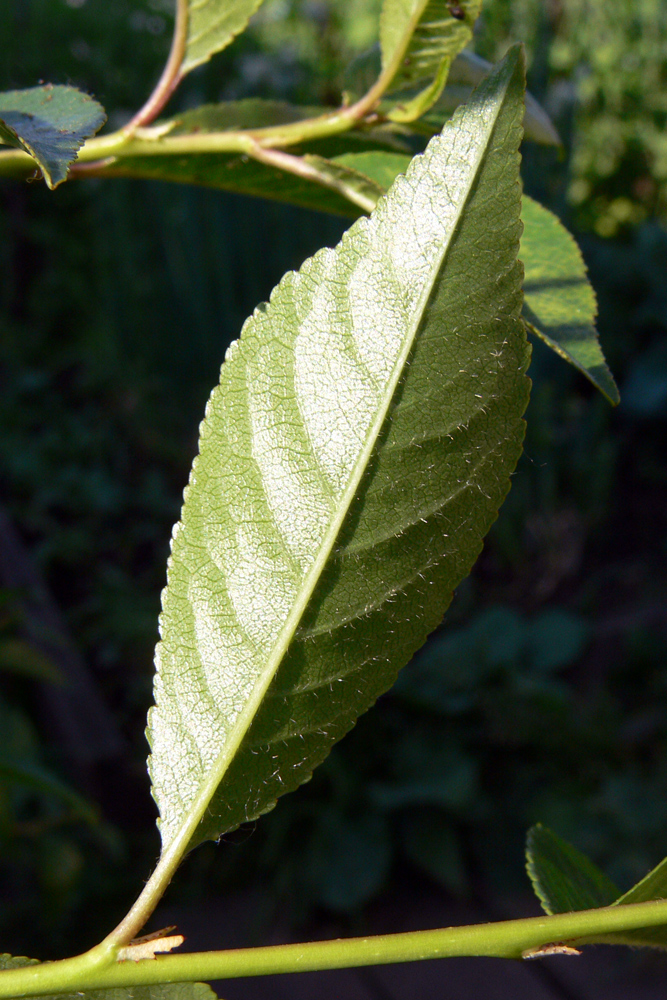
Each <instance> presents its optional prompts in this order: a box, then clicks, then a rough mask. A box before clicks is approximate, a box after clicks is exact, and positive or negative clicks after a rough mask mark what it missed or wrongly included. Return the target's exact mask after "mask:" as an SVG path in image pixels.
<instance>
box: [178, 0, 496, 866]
mask: <svg viewBox="0 0 667 1000" xmlns="http://www.w3.org/2000/svg"><path fill="white" fill-rule="evenodd" d="M422 9H423V8H422ZM502 101H503V98H502V97H500V96H499V99H497V104H496V107H495V109H494V115H493V121H492V122H491V123H490V125H489V127H488V133H487V135H486V137H485V141H484V142H483V143H481V144H480V146H479V149H478V152H477V156H476V159H475V160H474V161H473V163H472V164H471V170H470V173H469V175H468V182H467V189H466V193H465V197H464V198H463V199H462V200H461V202H460V205H459V207H458V210H457V213H456V222H455V224H454V225H452V228H451V231H450V232H449V234H448V236H447V238H446V240H445V241H443V246H442V250H441V252H440V253H439V254H438V255H437V256H436V257H435V259H434V262H433V266H432V268H431V272H430V275H429V280H428V281H425V283H424V287H423V290H422V293H421V295H420V297H419V299H418V301H417V302H416V303H415V304H414V306H413V310H412V318H411V322H410V324H409V328H408V334H407V335H406V336H405V338H404V342H403V346H402V349H401V352H400V354H399V356H398V358H397V360H396V362H395V364H394V369H393V372H392V375H391V377H390V379H389V380H388V384H387V391H386V393H385V396H384V401H383V403H382V404H381V405H380V406H379V407H378V411H377V413H376V417H375V420H374V421H373V424H372V425H371V427H370V428H369V431H368V433H367V435H366V442H365V444H364V447H363V449H362V450H361V451H360V453H359V456H358V458H357V461H356V462H355V464H354V467H353V470H352V473H351V474H350V477H349V480H348V484H347V487H346V489H345V491H344V493H343V495H342V497H341V499H340V501H339V503H338V510H337V512H336V514H335V516H333V517H332V519H331V522H330V525H329V528H328V529H327V531H326V533H325V535H324V538H323V539H322V543H321V545H320V549H319V552H318V554H317V557H316V558H315V559H314V561H313V564H312V566H311V568H310V570H309V571H308V573H307V574H306V577H305V579H304V581H303V584H302V586H301V589H300V592H299V594H298V596H297V598H296V600H295V602H294V605H293V607H292V610H291V611H290V614H289V615H288V617H287V619H286V621H285V624H284V625H283V628H282V629H281V631H280V633H279V635H278V638H277V639H276V642H275V644H274V646H273V649H272V651H271V653H270V654H269V657H268V660H267V665H266V667H265V669H264V670H263V671H262V673H261V674H260V676H259V677H258V679H257V681H256V683H255V686H254V688H253V691H252V693H251V695H250V697H249V698H248V699H247V701H246V704H245V706H244V708H243V709H242V711H241V712H240V713H239V716H238V717H237V719H236V722H235V723H234V725H233V727H232V729H231V731H230V734H229V736H228V737H227V739H226V740H225V745H224V747H223V749H222V750H221V751H220V754H219V755H218V757H217V759H216V761H215V764H214V765H213V766H212V767H211V768H210V770H209V771H208V773H207V774H206V776H205V778H204V780H203V781H202V782H201V784H200V787H199V791H198V793H197V795H196V796H195V798H194V800H193V801H192V803H191V805H190V806H189V808H188V809H187V814H186V817H185V819H184V820H183V822H182V823H181V824H180V825H179V826H178V827H177V828H176V831H175V833H174V834H173V836H172V838H171V839H170V841H169V842H168V843H167V844H166V845H164V847H163V852H162V853H163V855H165V854H167V853H169V854H171V853H172V852H179V853H182V852H183V851H185V850H187V845H188V843H189V841H190V840H191V838H192V836H193V835H194V833H195V831H196V829H197V827H198V825H199V823H200V821H201V819H202V817H203V815H204V813H205V811H206V809H207V807H208V805H209V803H210V801H211V799H212V798H213V796H214V794H215V792H216V790H217V788H218V786H219V785H220V783H221V781H222V779H223V777H224V775H225V773H226V771H227V770H228V768H229V766H230V764H231V763H232V761H233V759H234V757H235V756H236V754H237V752H238V750H239V748H240V746H241V744H242V742H243V739H244V738H245V736H246V733H247V732H248V730H249V728H250V726H251V724H252V721H253V719H254V718H255V717H256V715H257V713H258V710H259V708H260V706H261V704H262V701H263V700H264V697H265V695H266V693H267V691H268V688H269V685H270V684H271V681H272V680H273V678H274V677H275V675H276V672H277V670H278V668H279V666H280V664H281V663H282V661H283V659H284V657H285V655H286V653H287V651H288V649H289V646H290V645H291V643H292V641H293V640H294V638H295V636H296V634H297V630H298V627H299V623H300V621H301V620H302V619H303V615H304V613H305V611H306V609H307V607H308V604H309V602H310V600H311V598H312V596H313V594H314V592H315V588H316V586H317V584H318V582H319V580H320V578H321V576H322V573H323V571H324V569H325V568H326V566H327V563H328V562H329V560H330V558H331V556H332V553H333V551H334V546H335V543H336V539H337V538H338V536H339V534H340V531H341V528H342V526H343V523H344V520H345V518H346V516H347V514H348V512H349V510H350V507H351V505H352V503H353V501H354V499H355V497H356V495H357V492H358V489H359V486H360V484H361V481H362V478H363V476H364V473H365V472H366V470H367V468H368V464H369V461H370V459H371V456H372V454H373V452H374V450H375V447H376V445H377V441H378V438H379V436H380V433H381V431H382V428H383V426H384V424H385V421H386V419H387V416H388V414H389V411H390V409H391V405H392V403H393V401H394V399H395V396H396V392H397V389H398V386H399V383H400V380H401V377H402V375H403V373H404V371H405V365H406V362H407V360H408V358H409V355H410V353H411V352H412V349H413V347H414V343H415V339H416V336H417V333H418V331H419V327H420V326H421V323H422V321H423V317H424V313H425V310H426V307H427V304H428V300H429V299H430V298H431V296H432V294H433V289H434V285H435V279H436V276H437V274H438V273H439V272H440V271H441V269H442V267H443V264H444V261H445V258H446V256H447V253H448V251H449V248H450V247H451V245H452V242H453V240H454V237H455V236H456V233H457V231H458V227H459V224H460V220H461V216H462V214H463V212H464V210H465V207H466V205H467V204H468V201H469V199H470V197H471V194H472V192H473V190H474V187H475V182H476V180H477V176H478V174H479V171H480V168H481V165H482V163H483V161H484V158H485V155H486V152H487V150H488V147H489V143H490V142H491V140H492V137H493V134H494V131H495V126H496V121H497V115H498V111H499V109H500V107H501V106H502ZM370 224H371V220H369V219H367V218H363V219H359V220H358V221H357V223H355V225H356V226H366V225H370ZM348 236H349V234H345V235H344V236H343V241H342V246H341V248H343V247H344V245H345V242H346V240H347V238H348ZM177 845H179V846H177Z"/></svg>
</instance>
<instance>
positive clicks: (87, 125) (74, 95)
mask: <svg viewBox="0 0 667 1000" xmlns="http://www.w3.org/2000/svg"><path fill="white" fill-rule="evenodd" d="M105 121H106V114H105V113H104V108H103V107H102V106H101V105H100V104H98V103H97V101H95V100H93V98H92V97H89V96H88V94H82V93H81V91H80V90H77V89H76V88H75V87H63V86H54V85H52V84H45V85H44V86H43V87H31V88H30V89H29V90H9V91H5V92H4V93H0V142H4V143H5V144H7V145H9V146H15V147H16V148H17V149H23V150H24V151H25V152H26V153H29V154H30V156H32V157H33V158H34V159H35V160H36V161H37V164H38V165H39V167H40V169H41V171H42V173H43V175H44V180H45V181H46V183H47V184H48V186H49V187H50V188H55V187H57V186H58V184H61V183H62V182H63V181H64V180H65V179H66V177H67V171H68V169H69V166H70V164H71V163H72V162H73V161H74V160H75V159H76V155H77V153H78V151H79V149H80V148H81V146H83V144H84V142H85V140H86V139H88V138H89V137H90V136H91V135H94V134H95V133H96V132H97V131H98V130H99V129H100V128H101V127H102V125H103V124H104V122H105Z"/></svg>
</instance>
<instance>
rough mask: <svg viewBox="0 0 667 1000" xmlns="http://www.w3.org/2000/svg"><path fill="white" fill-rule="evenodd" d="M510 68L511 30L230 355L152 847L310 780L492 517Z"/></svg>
mask: <svg viewBox="0 0 667 1000" xmlns="http://www.w3.org/2000/svg"><path fill="white" fill-rule="evenodd" d="M523 72H524V71H523V57H522V55H521V53H520V51H519V50H516V49H515V50H513V51H512V52H511V53H510V55H509V56H508V57H507V59H506V61H505V62H504V63H503V64H502V65H501V66H500V67H499V68H498V70H497V71H496V72H495V73H494V74H493V76H492V77H491V78H489V80H488V82H486V83H485V84H484V85H483V86H482V87H481V88H480V90H479V91H478V93H477V95H476V96H475V98H474V99H473V100H472V101H471V103H470V104H469V105H468V106H467V108H466V109H465V110H464V111H463V112H461V114H459V115H457V118H456V122H455V124H453V125H452V126H451V127H447V128H446V129H445V130H444V132H443V135H442V136H441V137H438V138H436V139H435V140H433V141H432V143H431V144H430V145H429V148H428V149H427V151H426V153H425V154H424V155H423V156H422V157H418V158H416V160H415V161H414V163H413V164H412V165H411V166H410V168H409V170H408V173H407V175H406V177H404V178H402V179H400V180H399V181H398V182H397V184H396V185H395V186H394V187H393V189H392V190H391V191H390V193H389V194H388V195H387V196H386V198H384V199H382V200H381V201H380V203H379V205H378V207H377V209H376V210H375V211H374V212H373V214H372V215H371V216H370V217H369V218H364V219H361V220H359V221H358V222H357V223H355V224H354V226H353V227H352V228H351V229H350V230H349V232H348V233H347V234H346V235H345V236H344V237H343V240H342V241H341V243H340V244H339V245H338V246H337V247H336V248H335V249H334V250H327V249H325V250H322V251H320V252H319V253H318V254H316V255H315V257H313V258H311V259H310V260H308V261H306V263H305V264H304V265H303V267H302V268H301V270H300V271H299V272H297V273H288V274H287V275H286V276H285V277H284V278H283V280H282V281H281V283H280V285H279V286H278V287H277V288H276V289H275V290H274V292H273V294H272V296H271V301H270V302H269V303H268V304H267V305H263V306H261V307H259V308H258V309H257V310H256V311H255V313H254V314H253V316H252V317H251V318H250V319H249V320H248V321H247V323H246V324H245V326H244V329H243V332H242V336H241V339H240V340H239V341H238V342H236V343H235V344H234V345H232V347H231V348H230V349H229V351H228V353H227V358H226V361H225V364H224V365H223V368H222V373H221V381H220V385H219V387H218V388H217V389H215V390H214V392H213V395H212V396H211V399H210V401H209V404H208V407H207V412H206V418H205V420H204V422H203V424H202V428H201V438H200V454H199V456H198V458H197V459H196V460H195V463H194V466H193V471H192V475H191V479H190V484H189V486H188V488H187V490H186V495H185V503H184V507H183V512H182V520H181V522H180V523H179V524H178V525H177V526H176V528H175V530H174V537H173V543H172V555H171V558H170V563H169V571H168V586H167V588H166V590H165V592H164V594H163V613H162V617H161V636H162V639H161V642H160V643H159V645H158V649H157V652H156V664H157V675H156V681H155V699H156V705H155V707H154V708H153V709H152V710H151V713H150V716H149V729H148V736H149V740H150V743H151V748H152V756H151V758H150V761H149V768H150V773H151V777H152V780H153V794H154V796H155V798H156V801H157V803H158V806H159V811H160V817H161V818H160V829H161V835H162V842H163V850H164V849H166V848H167V847H168V846H169V845H170V844H172V842H173V841H174V840H175V839H176V841H177V842H178V843H179V844H180V843H183V844H184V845H185V843H186V842H187V843H188V845H189V847H193V846H195V844H197V843H199V842H200V841H202V840H204V839H208V838H211V839H215V838H217V837H219V836H220V835H221V834H222V833H223V832H225V831H227V830H231V829H233V828H235V827H237V826H238V825H239V824H241V823H243V822H246V821H248V820H252V819H254V818H256V817H258V816H259V815H261V814H262V813H264V812H266V811H268V810H269V809H271V808H272V807H273V805H274V804H275V800H276V798H277V797H278V796H279V795H281V794H283V793H284V792H288V791H290V790H292V789H294V788H296V787H297V786H298V785H299V784H301V783H302V782H303V781H306V780H307V779H308V778H309V776H310V774H311V772H312V770H313V768H314V767H315V766H316V765H317V764H318V763H320V762H321V761H322V760H323V759H324V758H325V757H326V755H327V754H328V752H329V750H330V749H331V747H332V745H333V744H334V743H335V742H336V741H337V740H338V739H340V738H341V737H342V736H343V735H344V734H345V733H346V732H347V731H348V730H349V729H350V728H351V727H352V726H353V725H354V722H355V720H356V718H357V716H358V715H359V714H360V713H361V712H363V711H365V710H366V709H367V708H368V707H369V706H370V705H371V704H372V703H373V702H374V701H375V700H376V699H377V697H378V696H379V695H380V694H381V693H382V692H383V691H385V690H386V689H387V688H388V687H390V685H391V684H392V683H393V681H394V680H395V678H396V674H397V672H398V670H399V669H400V668H401V667H402V666H403V665H404V664H405V663H406V662H407V661H408V660H409V658H410V657H411V655H412V654H413V653H414V651H415V650H416V649H417V648H419V646H421V644H422V643H423V642H424V640H425V638H426V636H427V635H428V633H429V632H430V631H432V629H433V628H435V627H436V626H437V624H438V623H439V622H440V620H441V618H442V615H443V612H444V610H445V608H446V606H447V604H448V603H449V600H450V598H451V593H452V590H453V588H454V587H455V586H456V585H457V584H458V582H459V581H460V580H461V579H462V578H463V577H464V576H466V575H467V573H468V572H469V571H470V568H471V567H472V565H473V563H474V561H475V559H476V557H477V555H478V554H479V551H480V549H481V545H482V539H483V537H484V535H485V534H486V532H487V531H488V529H489V526H490V525H491V523H492V522H493V520H494V519H495V517H496V516H497V511H498V508H499V506H500V504H501V503H502V500H503V499H504V497H505V495H506V493H507V490H508V488H509V476H510V474H511V472H512V470H513V468H514V466H515V464H516V461H517V459H518V456H519V454H520V451H521V442H522V438H523V420H522V413H523V411H524V408H525V406H526V402H527V398H528V386H529V383H528V380H527V378H526V376H525V370H526V367H527V364H528V360H529V349H528V345H527V342H526V340H525V330H524V327H523V324H522V322H521V320H520V311H521V281H522V269H521V266H520V264H519V263H518V261H517V251H518V247H519V237H520V220H519V210H520V187H519V175H518V170H519V157H518V145H519V141H520V135H521V115H522V101H523V89H524V86H523ZM184 838H187V840H185V839H184Z"/></svg>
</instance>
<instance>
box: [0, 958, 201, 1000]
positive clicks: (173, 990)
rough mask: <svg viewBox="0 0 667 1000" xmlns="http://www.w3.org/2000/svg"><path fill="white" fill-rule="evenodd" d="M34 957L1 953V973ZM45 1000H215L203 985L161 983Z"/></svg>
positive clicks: (87, 992) (61, 994)
mask: <svg viewBox="0 0 667 1000" xmlns="http://www.w3.org/2000/svg"><path fill="white" fill-rule="evenodd" d="M38 964H39V962H38V961H37V959H34V958H23V957H19V956H13V955H5V954H0V970H4V969H23V968H25V967H26V966H27V965H38ZM44 1000H217V997H216V994H215V993H214V992H213V990H212V989H211V987H210V986H208V985H207V984H206V983H160V984H159V985H157V986H130V987H118V988H114V989H108V990H86V991H85V992H83V991H80V992H78V993H56V994H53V995H46V996H45V997H44Z"/></svg>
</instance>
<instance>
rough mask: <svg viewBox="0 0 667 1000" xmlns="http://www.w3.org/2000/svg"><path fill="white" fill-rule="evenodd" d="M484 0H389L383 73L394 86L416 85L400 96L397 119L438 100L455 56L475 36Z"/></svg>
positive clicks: (382, 38) (409, 118)
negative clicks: (414, 91) (476, 22)
mask: <svg viewBox="0 0 667 1000" xmlns="http://www.w3.org/2000/svg"><path fill="white" fill-rule="evenodd" d="M480 7H481V0H460V2H457V3H453V2H451V0H384V4H383V7H382V13H381V15H380V50H381V57H382V70H383V72H392V73H393V75H392V79H391V84H390V86H389V90H391V91H407V92H410V91H412V90H413V88H415V87H416V88H417V90H418V93H417V94H416V95H415V94H412V93H409V95H406V96H405V97H404V98H403V99H399V100H397V101H396V103H395V106H394V107H393V108H392V110H391V111H389V113H388V117H389V118H391V119H392V120H393V121H401V122H411V121H414V120H415V119H416V118H419V117H420V116H421V115H423V114H424V112H425V111H427V110H428V109H429V108H430V107H431V105H432V104H433V103H434V101H436V100H437V99H438V97H439V96H440V93H441V91H442V88H443V87H444V85H445V83H446V81H447V75H448V73H449V67H450V65H451V63H452V60H453V59H454V57H455V56H456V55H457V54H458V53H459V52H460V51H461V50H462V49H463V48H465V46H466V45H467V44H468V43H469V42H470V40H471V39H472V28H473V25H474V23H475V21H476V20H477V17H478V16H479V11H480Z"/></svg>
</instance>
